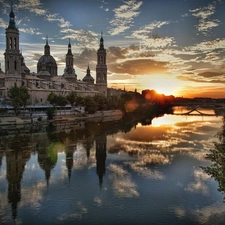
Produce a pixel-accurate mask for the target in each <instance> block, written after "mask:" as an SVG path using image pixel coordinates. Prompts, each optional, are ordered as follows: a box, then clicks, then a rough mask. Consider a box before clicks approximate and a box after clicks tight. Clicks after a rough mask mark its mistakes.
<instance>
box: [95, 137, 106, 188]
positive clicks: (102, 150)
mask: <svg viewBox="0 0 225 225" xmlns="http://www.w3.org/2000/svg"><path fill="white" fill-rule="evenodd" d="M95 156H96V164H97V165H96V173H97V174H98V177H99V184H100V187H101V186H102V179H103V175H104V174H105V160H106V135H105V134H101V135H99V136H98V137H97V138H96V154H95Z"/></svg>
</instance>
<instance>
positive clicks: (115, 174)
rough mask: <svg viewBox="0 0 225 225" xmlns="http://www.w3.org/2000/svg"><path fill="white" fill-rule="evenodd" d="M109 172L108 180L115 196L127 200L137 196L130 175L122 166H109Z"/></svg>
mask: <svg viewBox="0 0 225 225" xmlns="http://www.w3.org/2000/svg"><path fill="white" fill-rule="evenodd" d="M109 170H110V171H111V172H112V173H111V174H110V175H109V178H110V179H111V180H112V182H113V190H114V192H115V194H116V195H118V196H119V197H127V198H131V197H138V196H139V193H138V192H137V190H136V185H135V184H134V183H133V182H132V180H131V177H130V175H129V174H128V172H127V171H126V170H125V169H123V168H122V166H118V165H115V164H110V165H109Z"/></svg>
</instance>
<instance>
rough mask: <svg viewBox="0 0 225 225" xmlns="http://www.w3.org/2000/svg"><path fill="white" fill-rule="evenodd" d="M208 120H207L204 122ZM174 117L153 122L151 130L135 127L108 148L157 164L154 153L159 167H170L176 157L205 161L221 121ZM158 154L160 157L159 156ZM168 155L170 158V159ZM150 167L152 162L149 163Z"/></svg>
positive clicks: (211, 118) (195, 117)
mask: <svg viewBox="0 0 225 225" xmlns="http://www.w3.org/2000/svg"><path fill="white" fill-rule="evenodd" d="M204 118H205V120H204ZM204 118H201V117H199V116H189V117H186V116H171V115H165V116H164V117H159V118H154V120H153V121H155V125H154V123H153V124H152V125H149V126H136V128H133V129H132V130H131V131H130V132H129V133H128V134H127V133H126V134H123V133H121V134H120V135H118V136H117V137H116V138H114V142H112V143H111V145H110V147H109V152H110V153H118V154H119V153H121V152H125V153H128V154H130V155H134V154H135V155H137V156H138V159H139V160H140V161H141V160H143V155H144V154H145V155H147V156H145V157H146V158H147V159H151V157H152V162H153V163H154V158H153V156H152V154H153V153H156V154H158V153H160V154H162V155H163V157H165V158H164V159H163V157H162V155H161V156H160V157H161V161H160V157H159V156H158V157H157V159H158V162H156V163H162V164H165V163H171V161H172V159H173V157H174V155H175V154H176V153H180V154H186V155H190V156H191V157H193V158H196V159H198V160H206V159H205V154H206V153H207V151H208V150H209V149H210V147H211V144H212V141H213V138H212V137H213V136H214V135H215V134H216V132H217V130H218V128H219V127H220V124H221V117H204ZM160 154H159V155H160ZM167 155H170V157H168V156H167ZM149 163H150V164H151V161H150V162H149Z"/></svg>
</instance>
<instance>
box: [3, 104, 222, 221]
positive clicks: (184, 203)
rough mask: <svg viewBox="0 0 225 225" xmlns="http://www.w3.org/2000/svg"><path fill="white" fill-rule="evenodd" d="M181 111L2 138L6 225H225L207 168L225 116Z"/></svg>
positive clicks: (5, 134)
mask: <svg viewBox="0 0 225 225" xmlns="http://www.w3.org/2000/svg"><path fill="white" fill-rule="evenodd" d="M176 112H177V113H178V115H163V116H161V117H158V118H154V119H153V120H152V121H150V122H149V124H147V125H146V123H145V125H142V124H141V123H140V122H136V123H135V122H132V121H130V120H129V119H127V120H123V121H114V122H101V121H98V122H82V121H81V122H77V123H76V124H73V126H70V125H65V124H61V125H57V126H55V125H54V124H53V125H51V126H47V127H37V128H32V130H27V129H20V128H18V129H16V128H15V129H13V128H11V129H9V130H8V131H4V132H2V133H1V136H0V221H1V224H2V225H8V224H18V225H19V224H22V225H24V224H25V225H30V224H32V225H38V224H41V225H45V224H46V225H47V224H48V225H51V224H56V225H60V224H88V225H92V224H93V225H94V224H116V225H123V224H129V225H133V224H135V225H136V224H142V225H144V224H154V225H158V224H182V225H183V224H195V225H196V224H210V225H211V224H224V223H225V216H224V215H225V205H224V203H223V197H224V196H223V194H222V192H219V191H218V190H217V189H218V182H217V181H216V180H215V179H214V178H213V177H211V176H210V175H208V174H206V173H205V172H204V170H203V169H202V168H201V166H203V167H207V166H209V165H210V164H211V161H210V159H208V158H207V157H206V154H207V153H209V150H210V149H212V148H214V144H213V143H214V142H215V141H218V138H217V137H216V136H215V135H216V134H217V133H218V131H219V130H220V129H221V126H222V125H223V123H222V116H203V115H197V114H196V115H195V114H194V113H192V115H180V113H184V112H186V111H185V109H184V108H179V107H177V108H176V109H175V113H176ZM204 112H205V113H209V114H210V113H211V112H208V110H206V111H204Z"/></svg>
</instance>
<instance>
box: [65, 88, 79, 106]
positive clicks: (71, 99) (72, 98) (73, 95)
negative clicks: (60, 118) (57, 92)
mask: <svg viewBox="0 0 225 225" xmlns="http://www.w3.org/2000/svg"><path fill="white" fill-rule="evenodd" d="M66 99H67V101H68V102H69V103H70V105H71V108H73V106H74V104H75V102H76V99H77V94H76V93H75V92H74V91H72V92H70V93H69V94H68V95H67V96H66Z"/></svg>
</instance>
